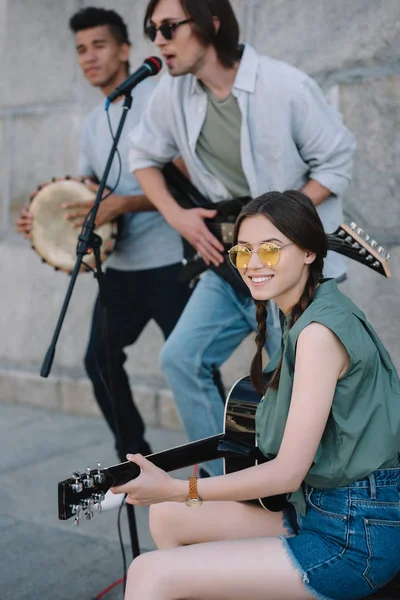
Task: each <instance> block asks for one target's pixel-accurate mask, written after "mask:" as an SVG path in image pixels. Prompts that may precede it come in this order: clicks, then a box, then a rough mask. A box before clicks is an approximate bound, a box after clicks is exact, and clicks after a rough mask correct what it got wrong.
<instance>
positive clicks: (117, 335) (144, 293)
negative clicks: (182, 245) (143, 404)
mask: <svg viewBox="0 0 400 600" xmlns="http://www.w3.org/2000/svg"><path fill="white" fill-rule="evenodd" d="M180 268H181V265H180V264H174V265H170V266H167V267H160V268H157V269H148V270H145V271H118V270H115V269H107V271H106V273H105V277H104V279H105V293H106V297H107V312H108V322H109V330H110V340H111V344H112V351H113V354H114V360H115V379H116V389H117V404H118V417H119V419H118V420H119V424H120V433H121V438H122V439H121V441H122V452H121V451H120V452H119V456H120V459H121V460H122V461H123V460H126V458H125V454H126V453H127V452H131V453H135V452H140V453H141V454H144V455H146V454H149V453H150V447H149V445H148V444H147V442H146V441H145V439H144V423H143V420H142V418H141V416H140V414H139V411H138V409H137V407H136V406H135V403H134V401H133V397H132V392H131V389H130V386H129V380H128V377H127V374H126V372H125V369H124V363H125V360H126V354H125V352H124V348H125V347H126V346H130V345H132V344H134V343H135V342H136V340H137V339H138V337H139V335H140V334H141V332H142V331H143V329H144V327H145V326H146V325H147V323H148V322H149V321H150V320H151V319H154V320H155V322H156V323H157V325H158V326H159V327H160V329H161V331H162V332H163V334H164V337H165V338H167V337H168V336H169V334H170V333H171V331H172V330H173V328H174V327H175V324H176V322H177V321H178V319H179V317H180V315H181V312H182V310H183V308H184V307H185V304H186V302H187V300H188V299H189V296H190V291H191V290H190V289H189V287H188V284H187V283H181V282H179V281H178V274H179V271H180ZM156 361H157V357H154V363H155V364H156ZM85 367H86V371H87V374H88V376H89V378H90V380H91V382H92V384H93V390H94V395H95V397H96V400H97V403H98V405H99V407H100V409H101V411H102V413H103V415H104V417H105V419H106V421H107V423H108V425H109V427H110V428H111V430H112V432H113V433H114V435H115V436H116V429H115V425H114V417H113V410H112V404H111V400H110V396H109V393H108V390H107V388H108V389H109V373H108V366H107V360H106V353H105V347H104V341H103V332H102V328H101V322H100V306H99V298H97V300H96V304H95V307H94V313H93V320H92V328H91V333H90V339H89V345H88V348H87V351H86V356H85ZM116 445H117V444H116ZM117 450H118V447H117Z"/></svg>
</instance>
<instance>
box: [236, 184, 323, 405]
mask: <svg viewBox="0 0 400 600" xmlns="http://www.w3.org/2000/svg"><path fill="white" fill-rule="evenodd" d="M254 215H263V216H265V217H267V219H269V221H271V223H272V224H273V225H275V227H276V228H277V229H279V231H281V232H282V233H283V234H284V235H285V236H286V237H288V238H289V239H290V240H291V241H292V242H294V243H295V244H296V246H299V247H300V248H302V249H303V250H310V251H311V252H315V254H316V258H315V260H314V262H312V263H311V264H310V265H308V269H309V273H308V279H307V282H306V285H305V287H304V290H303V293H302V295H301V297H300V299H299V301H298V302H297V304H295V306H293V308H292V310H291V319H290V324H289V327H293V325H294V324H295V323H296V321H297V319H298V318H299V317H300V316H301V315H302V314H303V312H304V311H305V310H306V308H307V307H308V306H309V305H310V303H311V302H312V300H313V298H314V295H315V290H316V287H317V284H318V281H319V279H320V278H321V277H322V270H323V267H324V258H325V256H326V253H327V251H328V238H327V236H326V234H325V232H324V228H323V225H322V223H321V219H320V218H319V216H318V213H317V211H316V210H315V207H314V205H313V203H312V202H311V200H310V199H309V198H308V196H306V195H305V194H302V193H301V192H298V191H297V190H286V191H285V192H282V193H281V192H268V193H267V194H263V195H262V196H259V197H258V198H255V199H254V200H251V201H250V202H249V203H248V204H247V205H246V206H245V207H244V208H243V210H242V212H241V213H240V215H239V217H238V218H237V221H236V224H235V233H234V240H235V244H236V243H237V239H238V232H239V228H240V225H241V224H242V223H243V221H244V220H245V219H246V218H247V217H252V216H254ZM255 303H256V318H257V323H258V334H257V336H256V345H257V352H256V354H255V356H254V358H253V360H252V363H251V367H250V379H251V382H252V384H253V386H254V387H255V389H256V390H257V391H258V392H259V393H260V394H264V393H265V391H266V386H265V382H264V377H263V370H262V350H263V348H264V345H265V341H266V336H267V331H266V321H267V302H265V301H262V300H255ZM281 368H282V358H281V360H280V362H279V365H278V366H277V368H276V370H275V372H274V374H273V376H272V378H271V380H270V382H269V385H268V387H270V388H272V389H277V388H278V384H279V378H280V373H281Z"/></svg>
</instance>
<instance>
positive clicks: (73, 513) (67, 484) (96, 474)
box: [58, 463, 113, 525]
mask: <svg viewBox="0 0 400 600" xmlns="http://www.w3.org/2000/svg"><path fill="white" fill-rule="evenodd" d="M100 466H101V465H100V463H98V465H97V469H93V470H90V468H89V467H87V468H86V473H84V474H81V473H80V472H79V471H75V472H74V473H72V477H70V478H69V479H65V480H64V481H60V483H59V484H58V518H59V519H61V520H63V521H65V520H66V519H70V518H71V517H75V524H76V525H79V521H80V519H81V517H82V516H85V518H86V519H88V520H90V519H92V518H93V514H94V513H93V508H94V507H95V506H96V507H97V509H98V510H99V511H101V503H102V501H103V500H104V496H105V493H106V492H107V491H108V490H109V489H110V487H111V486H112V485H113V480H112V477H110V476H109V475H108V473H107V469H105V470H102V469H101V468H100Z"/></svg>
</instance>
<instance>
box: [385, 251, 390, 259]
mask: <svg viewBox="0 0 400 600" xmlns="http://www.w3.org/2000/svg"><path fill="white" fill-rule="evenodd" d="M389 258H390V254H389V252H387V253H386V256H385V260H389Z"/></svg>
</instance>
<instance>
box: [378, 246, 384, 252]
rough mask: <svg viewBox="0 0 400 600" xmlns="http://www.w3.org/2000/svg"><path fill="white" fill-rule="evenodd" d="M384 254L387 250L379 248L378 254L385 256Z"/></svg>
mask: <svg viewBox="0 0 400 600" xmlns="http://www.w3.org/2000/svg"><path fill="white" fill-rule="evenodd" d="M384 252H385V248H383V247H382V246H379V248H378V253H379V254H383V253H384Z"/></svg>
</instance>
